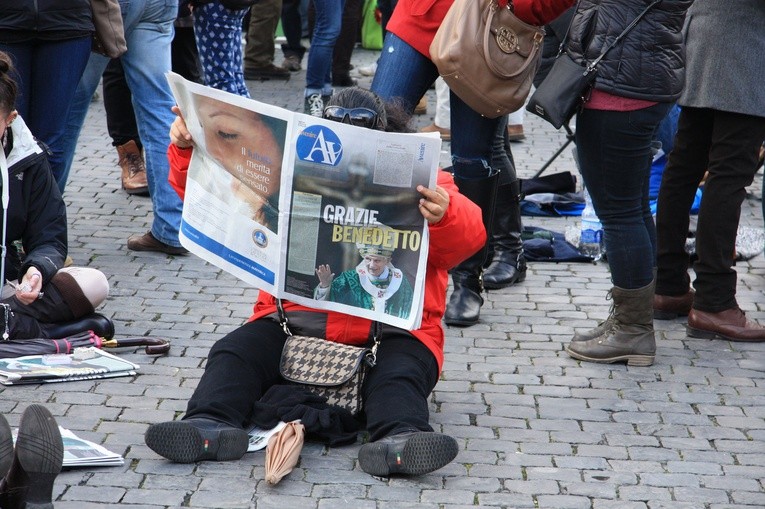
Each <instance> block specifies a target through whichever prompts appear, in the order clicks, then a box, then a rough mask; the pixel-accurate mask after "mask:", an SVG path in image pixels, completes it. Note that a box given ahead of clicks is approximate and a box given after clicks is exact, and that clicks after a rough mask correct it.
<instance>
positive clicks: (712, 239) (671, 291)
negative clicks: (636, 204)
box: [656, 107, 765, 313]
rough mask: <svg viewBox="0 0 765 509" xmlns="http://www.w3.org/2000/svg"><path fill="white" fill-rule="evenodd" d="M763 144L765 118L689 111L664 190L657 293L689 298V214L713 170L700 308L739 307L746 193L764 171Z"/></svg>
mask: <svg viewBox="0 0 765 509" xmlns="http://www.w3.org/2000/svg"><path fill="white" fill-rule="evenodd" d="M763 139H765V117H755V116H751V115H742V114H739V113H727V112H723V111H717V110H711V109H703V108H689V107H683V109H682V110H681V112H680V118H679V120H678V127H677V135H676V136H675V146H674V148H673V150H672V153H671V154H670V155H669V161H668V163H667V167H666V168H665V169H664V175H663V176H662V181H661V187H660V188H659V202H658V206H657V207H658V208H657V216H656V227H657V239H658V257H657V261H658V278H657V283H656V293H658V294H660V295H682V294H684V293H685V292H687V291H688V288H689V281H690V278H689V276H688V273H687V271H688V265H689V258H688V255H687V254H686V253H685V250H684V246H685V239H686V237H687V235H688V226H689V217H688V213H689V210H690V208H691V204H692V203H693V198H694V196H695V193H696V189H697V187H698V185H699V183H700V182H701V180H702V178H703V177H704V174H705V172H707V171H708V172H709V176H708V177H707V180H706V183H705V184H704V192H703V196H702V200H701V208H700V210H699V218H698V227H697V230H696V254H697V255H698V259H697V261H696V262H695V263H694V266H693V269H694V271H695V273H696V279H695V281H694V283H693V285H694V287H695V289H696V297H695V300H694V303H693V307H694V308H696V309H698V310H700V311H707V312H712V313H717V312H720V311H724V310H726V309H731V308H735V307H736V306H737V303H736V297H735V296H736V271H735V270H733V261H734V252H735V245H736V232H737V230H738V224H739V218H740V215H741V204H742V203H743V201H744V198H746V189H745V188H746V187H747V186H748V185H750V184H751V183H752V180H753V179H754V174H755V173H756V172H757V166H758V151H759V148H760V145H762V140H763Z"/></svg>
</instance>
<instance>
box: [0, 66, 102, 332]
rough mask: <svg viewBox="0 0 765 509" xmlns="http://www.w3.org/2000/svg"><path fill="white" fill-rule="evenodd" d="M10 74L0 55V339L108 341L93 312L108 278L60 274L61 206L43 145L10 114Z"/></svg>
mask: <svg viewBox="0 0 765 509" xmlns="http://www.w3.org/2000/svg"><path fill="white" fill-rule="evenodd" d="M13 74H14V70H13V68H12V64H11V59H10V57H9V56H8V54H7V53H4V52H0V129H2V135H1V136H2V146H3V152H4V155H5V159H6V160H7V165H8V175H9V178H8V195H9V196H8V200H9V201H8V210H7V211H4V212H3V213H5V214H7V231H6V235H5V238H4V239H0V240H2V242H3V245H4V246H5V247H6V255H5V258H4V259H3V260H0V263H2V264H3V265H2V267H3V274H4V276H5V279H6V281H7V282H6V283H5V284H3V285H2V287H0V298H1V299H2V300H0V307H1V308H2V309H0V335H2V337H3V338H5V339H27V338H64V337H67V336H72V335H74V334H77V333H80V332H85V331H87V330H92V331H94V332H95V333H96V334H98V335H99V336H102V337H105V338H111V337H112V336H113V335H114V325H113V324H112V323H111V320H109V319H108V318H106V317H105V316H102V315H99V314H97V313H94V311H95V308H97V307H98V306H99V305H101V303H103V302H104V300H106V296H107V295H108V293H109V282H108V281H107V279H106V276H104V274H103V273H101V271H99V270H96V269H93V268H86V267H67V268H64V260H65V259H66V252H67V225H66V206H65V204H64V200H63V198H62V197H61V193H60V192H59V190H58V186H57V184H56V181H55V180H54V179H53V174H52V173H51V170H50V166H49V165H48V158H47V156H46V149H45V147H44V146H43V145H41V144H40V143H38V142H37V140H36V139H35V138H34V136H33V135H32V133H31V131H30V130H29V128H27V126H26V124H25V123H24V120H23V119H22V118H21V117H19V115H18V113H17V112H16V110H15V109H14V105H15V103H16V95H17V85H16V82H15V81H14V80H13V78H12V77H11V76H12V75H13ZM19 243H20V244H19ZM19 245H20V247H21V249H19Z"/></svg>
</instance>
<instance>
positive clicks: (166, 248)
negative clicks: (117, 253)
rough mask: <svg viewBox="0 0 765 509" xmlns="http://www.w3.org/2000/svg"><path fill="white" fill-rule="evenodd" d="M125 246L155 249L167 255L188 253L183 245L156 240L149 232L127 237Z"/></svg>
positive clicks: (147, 249) (138, 249)
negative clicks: (173, 244)
mask: <svg viewBox="0 0 765 509" xmlns="http://www.w3.org/2000/svg"><path fill="white" fill-rule="evenodd" d="M127 248H128V249H130V250H131V251H156V252H158V253H165V254H169V255H185V254H187V253H188V251H187V250H186V248H185V247H181V246H177V247H176V246H171V245H170V244H165V243H164V242H162V241H160V240H157V238H156V237H155V236H154V235H152V233H151V232H146V233H144V234H143V235H133V236H131V237H130V238H128V241H127Z"/></svg>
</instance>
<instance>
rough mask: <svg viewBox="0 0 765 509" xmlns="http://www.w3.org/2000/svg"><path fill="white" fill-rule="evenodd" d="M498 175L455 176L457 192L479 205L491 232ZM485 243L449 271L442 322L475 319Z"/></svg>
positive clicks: (480, 302) (467, 322)
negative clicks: (449, 286)
mask: <svg viewBox="0 0 765 509" xmlns="http://www.w3.org/2000/svg"><path fill="white" fill-rule="evenodd" d="M497 177H498V175H496V174H495V175H493V176H491V177H488V178H484V179H476V180H467V179H462V178H459V177H455V178H454V181H455V183H456V184H457V187H458V188H459V190H460V193H462V194H463V195H465V196H466V197H468V198H469V199H470V200H471V201H472V202H473V203H475V204H476V205H478V206H479V207H481V213H482V218H483V225H484V227H485V228H486V233H487V235H491V227H492V216H493V214H494V201H495V200H496V197H497ZM487 252H488V244H485V245H484V246H483V247H482V248H481V249H480V250H479V251H478V252H477V253H475V254H474V255H473V256H471V257H470V258H468V259H467V260H465V261H464V262H462V263H460V264H459V265H457V266H456V267H454V268H453V269H452V271H451V274H452V283H453V285H454V290H453V291H452V294H451V296H450V297H449V302H448V303H447V304H446V312H445V313H444V322H445V323H446V324H447V325H458V326H468V325H473V324H475V323H477V322H478V318H479V315H480V312H481V306H482V305H483V297H482V296H481V293H482V292H483V283H482V271H483V265H484V263H485V261H486V255H487Z"/></svg>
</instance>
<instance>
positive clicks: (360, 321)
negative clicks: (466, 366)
mask: <svg viewBox="0 0 765 509" xmlns="http://www.w3.org/2000/svg"><path fill="white" fill-rule="evenodd" d="M167 155H168V158H169V160H170V176H169V179H168V180H169V181H170V184H171V185H172V186H173V187H174V188H175V190H176V191H177V192H178V194H179V195H180V196H181V198H183V195H184V190H185V187H186V172H187V170H188V166H189V159H190V158H191V150H190V149H185V150H184V149H179V148H178V147H176V146H175V145H172V144H171V145H170V147H169V148H168V151H167ZM438 185H439V186H441V187H443V188H444V189H446V191H447V192H448V193H449V207H448V208H447V209H446V214H445V215H444V217H443V218H442V219H441V221H439V222H438V223H437V224H434V225H430V227H429V230H430V249H429V251H428V262H427V268H426V272H425V301H424V304H423V311H422V325H421V326H420V328H419V329H417V330H413V331H412V335H414V336H415V337H416V338H417V339H419V340H420V341H422V343H424V344H425V345H426V346H427V347H428V349H430V351H431V352H433V355H434V356H435V357H436V360H437V361H438V367H439V369H440V368H441V366H442V365H443V361H444V330H443V327H442V326H441V318H442V317H443V315H444V311H445V309H446V285H447V283H448V275H447V270H449V269H451V268H452V267H454V266H455V265H457V264H458V263H460V262H461V261H462V260H464V259H466V258H467V257H469V256H470V255H472V254H473V253H475V252H476V251H478V250H479V249H480V248H481V247H483V245H484V243H485V242H486V230H485V229H484V227H483V222H482V220H481V209H480V208H479V207H478V206H477V205H475V204H474V203H473V202H472V201H470V200H469V199H467V198H466V197H464V196H463V195H461V194H460V193H459V191H458V190H457V186H456V185H455V184H454V179H453V178H452V176H451V174H449V173H447V172H445V171H439V172H438ZM282 302H283V303H284V309H285V311H287V312H289V311H297V310H300V311H312V312H316V313H323V314H325V315H326V323H327V331H326V337H327V339H329V340H332V341H338V342H340V343H350V344H360V343H363V342H364V341H366V339H367V338H368V337H369V331H370V327H371V325H372V322H371V321H369V320H367V319H365V318H359V317H356V316H352V315H346V314H343V313H337V312H333V311H323V310H318V309H313V308H308V307H305V306H300V305H298V304H294V303H292V302H289V301H282ZM275 311H276V300H275V298H274V297H273V296H272V295H270V294H268V293H266V292H264V291H262V290H261V291H260V293H259V295H258V300H257V302H255V307H254V312H253V315H252V316H251V317H250V320H257V319H258V318H262V317H264V316H267V315H270V314H272V313H274V312H275Z"/></svg>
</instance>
